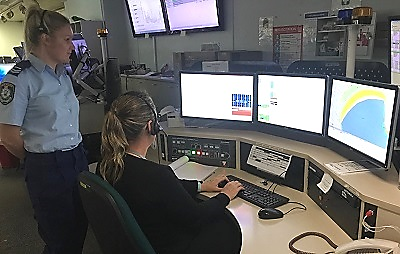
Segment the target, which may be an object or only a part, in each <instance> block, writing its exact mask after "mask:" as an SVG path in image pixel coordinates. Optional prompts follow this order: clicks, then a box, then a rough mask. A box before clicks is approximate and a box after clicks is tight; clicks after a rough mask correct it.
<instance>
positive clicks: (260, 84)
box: [257, 74, 327, 134]
mask: <svg viewBox="0 0 400 254" xmlns="http://www.w3.org/2000/svg"><path fill="white" fill-rule="evenodd" d="M326 80H327V78H326V76H320V75H319V76H316V75H306V76H305V75H303V76H299V75H289V74H287V75H284V74H258V75H257V120H258V122H260V123H266V124H273V125H277V126H282V127H285V128H291V129H295V130H301V131H307V132H311V133H317V134H323V126H324V112H325V100H326V99H325V90H326Z"/></svg>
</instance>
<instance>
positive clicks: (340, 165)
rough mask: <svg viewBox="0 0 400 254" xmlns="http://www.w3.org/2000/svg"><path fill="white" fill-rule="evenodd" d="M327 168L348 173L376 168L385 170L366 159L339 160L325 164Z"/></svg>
mask: <svg viewBox="0 0 400 254" xmlns="http://www.w3.org/2000/svg"><path fill="white" fill-rule="evenodd" d="M325 166H326V167H327V168H329V169H330V170H332V171H334V172H335V173H337V174H340V175H342V174H350V173H357V172H364V171H372V170H373V171H376V170H385V169H384V168H382V167H379V166H377V165H375V164H373V163H372V162H370V161H368V160H363V161H340V162H333V163H327V164H325Z"/></svg>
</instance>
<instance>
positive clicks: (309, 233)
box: [289, 232, 338, 254]
mask: <svg viewBox="0 0 400 254" xmlns="http://www.w3.org/2000/svg"><path fill="white" fill-rule="evenodd" d="M310 235H314V236H318V237H321V238H322V239H324V240H325V241H326V242H327V243H328V244H329V245H330V246H332V247H333V248H334V249H336V248H337V247H338V246H337V245H336V244H335V243H334V242H333V241H332V240H331V239H330V238H329V237H328V236H326V235H324V234H322V233H319V232H304V233H302V234H300V235H298V236H296V237H294V238H293V239H292V240H290V242H289V249H290V250H291V251H292V252H294V253H296V254H314V253H313V252H306V251H302V250H299V249H296V248H295V247H294V246H293V245H294V244H295V243H296V242H297V241H298V240H300V239H302V238H304V237H306V236H310ZM328 253H334V251H329V252H326V253H325V254H328Z"/></svg>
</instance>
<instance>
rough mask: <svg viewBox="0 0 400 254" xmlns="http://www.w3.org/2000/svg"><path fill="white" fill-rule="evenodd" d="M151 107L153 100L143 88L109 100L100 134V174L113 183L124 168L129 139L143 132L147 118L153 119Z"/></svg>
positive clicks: (153, 108) (135, 137) (152, 106)
mask: <svg viewBox="0 0 400 254" xmlns="http://www.w3.org/2000/svg"><path fill="white" fill-rule="evenodd" d="M149 105H150V107H149ZM153 110H155V106H154V103H153V100H152V99H151V98H150V96H149V95H148V94H147V93H145V92H129V93H126V94H124V95H121V96H120V97H118V98H117V99H116V100H115V101H114V102H113V103H112V104H111V107H110V111H109V112H107V114H106V116H105V119H104V124H103V130H102V134H101V154H102V161H101V163H100V174H101V175H102V176H103V178H104V179H105V180H107V181H108V182H109V183H111V184H112V185H115V183H116V182H117V181H118V180H119V179H120V178H121V176H122V174H123V172H124V157H125V153H126V152H127V150H128V149H129V141H134V140H135V139H137V138H138V137H139V136H140V135H141V134H142V133H143V130H144V129H145V127H146V124H147V123H148V121H149V120H152V121H155V118H154V113H153Z"/></svg>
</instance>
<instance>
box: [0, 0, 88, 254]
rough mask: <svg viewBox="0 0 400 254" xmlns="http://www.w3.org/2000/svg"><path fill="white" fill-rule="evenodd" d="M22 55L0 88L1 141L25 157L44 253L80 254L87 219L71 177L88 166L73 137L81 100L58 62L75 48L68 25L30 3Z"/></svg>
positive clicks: (78, 141) (77, 135)
mask: <svg viewBox="0 0 400 254" xmlns="http://www.w3.org/2000/svg"><path fill="white" fill-rule="evenodd" d="M24 33H25V34H24V36H25V52H26V55H27V60H24V61H21V62H20V63H18V64H16V65H15V67H14V68H13V69H12V70H11V71H10V72H9V73H8V74H7V75H6V77H5V78H4V79H3V81H2V83H1V85H0V138H1V140H2V142H3V145H4V146H5V147H6V148H7V149H8V150H9V151H10V152H11V153H13V154H14V155H15V156H17V157H18V158H20V159H24V160H25V171H26V172H25V173H26V177H25V181H26V184H27V188H28V192H29V196H30V199H31V202H32V205H33V209H34V217H35V219H36V221H37V223H38V231H39V234H40V236H41V237H42V239H43V241H44V242H45V244H46V245H45V248H44V251H43V253H69V254H74V253H82V247H83V243H84V240H85V236H86V230H87V219H86V217H85V214H84V212H83V208H82V204H81V200H80V198H79V193H78V185H77V175H78V174H79V172H81V171H83V170H87V169H88V165H87V160H86V157H85V154H84V150H83V147H82V144H81V141H82V136H81V134H80V133H79V130H78V129H79V125H78V118H79V103H78V101H77V99H76V97H75V95H74V91H73V88H72V83H71V80H70V78H69V77H68V76H67V74H66V72H65V69H64V65H63V64H64V63H68V62H69V56H70V54H71V52H72V51H73V50H74V46H73V44H72V35H73V33H72V30H71V26H70V23H69V20H68V19H67V18H66V17H64V16H63V15H61V14H59V13H57V12H54V11H47V10H43V9H40V8H39V6H32V7H31V8H30V9H29V10H28V11H27V13H26V20H25V31H24Z"/></svg>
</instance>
